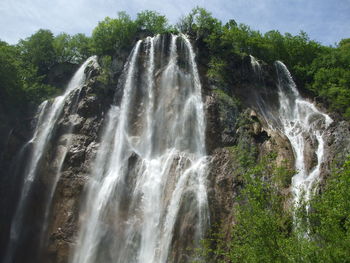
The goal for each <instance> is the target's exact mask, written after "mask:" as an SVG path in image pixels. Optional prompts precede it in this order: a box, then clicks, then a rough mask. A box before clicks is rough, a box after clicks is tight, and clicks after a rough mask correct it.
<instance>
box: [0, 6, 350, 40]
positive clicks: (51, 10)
mask: <svg viewBox="0 0 350 263" xmlns="http://www.w3.org/2000/svg"><path fill="white" fill-rule="evenodd" d="M197 5H199V6H202V7H205V8H207V9H208V10H209V11H211V12H212V13H213V15H214V16H215V17H218V18H219V19H221V20H223V21H227V20H228V19H231V18H233V19H235V20H236V21H237V22H242V23H245V24H248V25H250V26H251V27H252V28H254V29H258V30H261V31H263V32H265V31H268V30H271V29H277V30H280V31H281V32H291V33H294V34H295V33H298V32H299V31H300V30H304V31H306V32H307V33H309V35H310V36H311V38H312V39H316V40H318V41H321V42H323V43H324V44H333V43H334V42H336V41H339V40H340V39H341V38H345V37H350V25H349V21H350V1H349V0H337V3H336V4H335V3H334V2H333V1H331V0H308V1H304V0H207V1H204V0H194V1H188V0H177V1H175V0H152V1H151V0H149V1H146V0H73V1H72V0H51V1H48V0H1V1H0V28H1V32H0V39H3V40H5V41H8V42H10V43H16V42H17V41H18V40H19V39H20V38H25V37H28V36H30V35H31V34H33V33H34V32H35V31H36V30H38V29H40V28H46V29H50V30H52V31H53V32H54V33H55V34H58V33H60V32H63V31H64V32H67V33H70V34H74V33H78V32H82V33H85V34H88V35H89V34H90V33H91V31H92V29H93V28H94V27H95V26H96V25H97V22H98V21H100V20H102V19H103V18H104V17H106V16H111V17H115V16H116V14H117V12H118V11H123V10H125V11H126V12H127V13H129V14H130V15H131V16H133V17H135V16H136V13H138V12H140V11H142V10H145V9H148V10H156V11H158V12H160V13H162V14H165V15H166V16H167V17H168V19H169V20H170V22H171V23H175V22H176V21H177V19H178V18H179V17H180V16H181V15H184V14H187V13H188V12H189V11H190V10H191V9H192V8H193V7H195V6H197Z"/></svg>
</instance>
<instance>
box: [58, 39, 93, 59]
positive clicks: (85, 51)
mask: <svg viewBox="0 0 350 263" xmlns="http://www.w3.org/2000/svg"><path fill="white" fill-rule="evenodd" d="M53 46H54V49H55V54H56V63H63V62H69V63H76V64H78V63H82V62H83V61H84V60H85V59H87V58H88V57H89V56H91V55H92V53H91V41H90V38H88V37H87V36H85V35H84V34H76V35H73V36H70V35H68V34H66V33H61V34H59V35H57V36H56V37H55V38H54V41H53Z"/></svg>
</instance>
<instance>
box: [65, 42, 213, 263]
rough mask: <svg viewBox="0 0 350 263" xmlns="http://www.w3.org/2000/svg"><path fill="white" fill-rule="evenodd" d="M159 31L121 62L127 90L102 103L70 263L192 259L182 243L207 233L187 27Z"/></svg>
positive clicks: (199, 121) (201, 123)
mask: <svg viewBox="0 0 350 263" xmlns="http://www.w3.org/2000/svg"><path fill="white" fill-rule="evenodd" d="M165 38H166V36H156V37H153V38H151V37H148V38H146V39H145V40H143V41H141V40H140V41H138V42H137V44H136V45H135V47H134V49H133V50H132V53H131V55H130V57H129V60H128V62H127V63H126V66H125V68H124V73H123V76H122V77H121V79H122V80H121V81H120V83H119V86H118V89H120V88H122V89H123V92H124V94H123V98H122V100H121V102H120V105H119V106H118V105H112V107H111V109H110V110H109V112H108V117H107V121H106V123H105V128H104V133H103V135H102V138H101V142H100V146H99V150H98V153H97V157H96V160H95V162H94V164H93V170H92V174H91V181H90V183H89V186H88V190H87V198H86V202H85V207H84V209H83V210H84V211H83V212H82V213H81V214H82V215H83V216H82V218H81V225H82V226H81V229H80V233H79V238H78V243H77V245H76V249H75V251H74V253H73V255H72V258H71V261H72V262H74V263H93V262H104V263H109V262H113V263H118V262H119V263H125V262H130V263H133V262H135V263H136V262H139V263H158V262H159V263H165V262H188V261H189V260H190V256H189V254H191V253H190V252H189V251H188V248H191V247H192V248H193V247H195V246H197V245H198V242H199V240H200V239H201V238H203V235H204V230H205V228H206V225H207V224H208V221H209V214H208V207H207V206H208V205H207V192H206V171H207V157H206V149H205V138H204V134H205V116H204V110H203V103H202V94H201V84H200V80H199V75H198V70H197V66H196V63H195V54H194V51H193V49H192V46H191V44H190V42H189V40H188V39H187V38H186V36H183V35H181V36H175V35H172V36H171V37H168V38H169V39H165ZM168 42H169V43H168ZM167 43H168V44H167Z"/></svg>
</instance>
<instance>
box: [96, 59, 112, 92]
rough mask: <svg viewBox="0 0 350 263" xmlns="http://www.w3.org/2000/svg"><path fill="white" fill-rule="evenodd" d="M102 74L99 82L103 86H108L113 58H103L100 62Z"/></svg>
mask: <svg viewBox="0 0 350 263" xmlns="http://www.w3.org/2000/svg"><path fill="white" fill-rule="evenodd" d="M100 64H101V68H102V73H101V74H100V75H99V76H98V78H97V79H98V80H99V81H100V82H102V83H103V84H105V85H107V84H108V82H109V80H110V68H111V65H112V57H111V56H103V57H102V58H101V60H100Z"/></svg>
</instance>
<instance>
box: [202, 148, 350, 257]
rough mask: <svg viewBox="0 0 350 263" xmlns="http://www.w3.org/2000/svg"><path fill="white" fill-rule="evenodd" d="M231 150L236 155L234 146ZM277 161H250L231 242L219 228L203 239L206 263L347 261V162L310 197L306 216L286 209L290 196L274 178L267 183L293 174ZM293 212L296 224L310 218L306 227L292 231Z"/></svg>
mask: <svg viewBox="0 0 350 263" xmlns="http://www.w3.org/2000/svg"><path fill="white" fill-rule="evenodd" d="M233 151H234V153H235V154H236V153H237V152H236V151H237V149H236V148H235V149H233ZM240 154H241V155H245V154H246V153H244V152H241V153H240ZM275 157H276V156H275V155H274V154H272V155H270V156H267V157H266V158H265V159H264V160H262V161H261V162H259V163H258V164H256V165H253V164H252V163H250V166H248V169H246V172H245V174H244V176H243V179H244V188H243V190H242V191H241V193H240V195H239V198H238V200H237V202H238V203H237V205H236V206H235V207H234V208H233V209H234V215H235V223H234V225H233V226H232V229H231V233H230V238H228V236H227V233H223V232H221V231H220V230H219V231H217V232H213V233H211V234H210V237H209V238H208V239H206V240H204V241H203V249H202V251H201V253H202V255H204V256H205V257H206V258H207V259H208V260H210V262H350V261H349V258H350V250H349V244H350V159H349V160H348V161H346V162H345V164H344V165H343V167H342V168H341V169H339V170H337V171H335V172H333V174H332V175H331V176H330V178H329V179H327V184H326V188H325V189H324V191H323V193H322V194H320V195H316V196H314V198H313V200H312V201H311V207H312V209H311V212H310V213H309V214H305V210H304V209H303V208H300V209H298V211H292V210H287V209H286V208H285V204H286V200H287V198H290V196H285V195H283V194H282V193H281V192H280V190H279V189H281V188H280V186H279V185H278V184H272V183H271V182H273V181H275V182H276V180H272V181H270V180H268V178H272V179H274V178H276V177H278V176H279V174H280V173H281V171H282V173H283V174H285V175H286V174H289V175H290V174H291V173H293V171H289V170H288V169H287V168H286V167H284V166H280V167H277V166H275V165H273V160H274V159H275ZM242 165H247V163H246V162H243V163H242ZM245 167H247V166H245ZM304 205H306V204H304ZM293 214H295V215H297V216H298V217H300V220H303V219H304V220H305V219H306V218H308V220H309V221H308V222H309V223H308V226H309V229H308V230H306V229H305V228H302V227H300V228H295V227H293V223H292V219H293V216H292V215H293ZM306 231H308V233H309V234H308V236H305V233H306Z"/></svg>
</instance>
